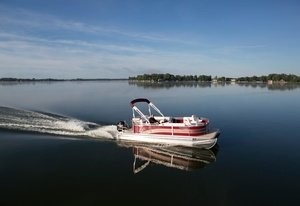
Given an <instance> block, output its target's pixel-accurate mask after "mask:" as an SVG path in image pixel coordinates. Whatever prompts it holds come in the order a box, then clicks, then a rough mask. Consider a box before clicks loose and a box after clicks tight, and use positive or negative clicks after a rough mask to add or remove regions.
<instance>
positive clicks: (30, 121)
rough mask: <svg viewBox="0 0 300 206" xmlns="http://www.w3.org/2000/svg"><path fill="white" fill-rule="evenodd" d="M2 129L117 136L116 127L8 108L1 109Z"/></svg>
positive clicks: (110, 137)
mask: <svg viewBox="0 0 300 206" xmlns="http://www.w3.org/2000/svg"><path fill="white" fill-rule="evenodd" d="M0 128H3V129H12V130H19V131H29V132H38V133H45V134H53V135H62V136H73V137H75V136H77V137H92V138H109V139H114V138H115V137H116V135H117V128H116V126H115V125H99V124H96V123H92V122H86V121H81V120H78V119H74V118H69V117H64V116H60V115H55V114H51V113H43V112H35V111H26V110H20V109H14V108H8V107H0Z"/></svg>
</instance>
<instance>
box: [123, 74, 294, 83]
mask: <svg viewBox="0 0 300 206" xmlns="http://www.w3.org/2000/svg"><path fill="white" fill-rule="evenodd" d="M128 79H129V81H146V82H172V81H176V82H178V81H200V82H210V81H218V82H228V81H232V80H234V81H236V82H268V81H270V80H272V81H274V82H280V81H284V82H300V76H297V75H294V74H269V75H267V76H251V77H247V76H246V77H239V78H231V77H217V76H216V77H214V78H212V76H210V75H209V76H207V75H199V76H197V75H173V74H169V73H166V74H156V73H154V74H143V75H137V76H134V77H129V78H128Z"/></svg>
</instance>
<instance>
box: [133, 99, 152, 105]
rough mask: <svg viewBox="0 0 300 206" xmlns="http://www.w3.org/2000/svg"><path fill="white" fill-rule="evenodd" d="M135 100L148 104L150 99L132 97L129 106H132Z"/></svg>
mask: <svg viewBox="0 0 300 206" xmlns="http://www.w3.org/2000/svg"><path fill="white" fill-rule="evenodd" d="M137 102H146V103H148V104H150V101H149V100H148V99H145V98H138V99H134V100H132V101H131V102H130V105H131V107H134V104H135V103H137Z"/></svg>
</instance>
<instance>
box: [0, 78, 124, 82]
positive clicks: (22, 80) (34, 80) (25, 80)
mask: <svg viewBox="0 0 300 206" xmlns="http://www.w3.org/2000/svg"><path fill="white" fill-rule="evenodd" d="M111 80H127V79H125V78H123V79H122V78H119V79H117V78H115V79H107V78H101V79H83V78H77V79H53V78H46V79H36V78H31V79H29V78H0V81H2V82H58V81H111Z"/></svg>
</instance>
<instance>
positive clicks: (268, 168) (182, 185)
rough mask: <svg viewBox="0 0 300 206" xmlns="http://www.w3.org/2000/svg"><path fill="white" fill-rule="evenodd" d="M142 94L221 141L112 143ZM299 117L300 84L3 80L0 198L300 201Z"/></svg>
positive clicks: (34, 201)
mask: <svg viewBox="0 0 300 206" xmlns="http://www.w3.org/2000/svg"><path fill="white" fill-rule="evenodd" d="M138 97H145V98H149V99H150V100H152V101H153V102H154V104H155V105H156V106H158V107H159V108H160V109H161V111H162V112H163V113H165V114H166V115H171V116H183V115H186V116H190V115H192V114H196V115H198V116H202V117H207V118H209V119H210V121H211V128H219V129H220V130H221V135H220V136H219V139H218V144H217V146H216V147H215V148H213V149H212V150H199V149H183V148H151V147H147V146H145V145H144V146H143V145H142V146H141V145H128V144H127V145H125V144H122V143H121V142H116V141H114V140H112V139H111V135H112V134H111V132H110V128H109V126H108V127H105V125H112V124H115V123H116V122H118V121H119V120H126V121H127V122H130V118H131V115H132V112H131V108H130V107H129V102H130V101H131V100H132V99H134V98H138ZM299 120H300V85H264V84H253V85H246V84H244V85H210V84H195V83H189V84H159V85H154V84H130V83H128V82H127V81H100V82H99V81H98V82H53V83H22V84H11V83H0V125H1V126H0V184H1V186H0V205H116V204H118V205H120V204H126V205H297V204H299V201H298V199H299V198H298V194H299V191H300V185H299V180H300V136H299V133H298V130H299V128H300V127H299V126H300V123H299V122H300V121H299ZM100 125H101V126H100ZM95 128H96V129H95ZM91 131H92V132H91ZM77 134H82V135H79V136H78V135H77ZM137 154H139V156H137ZM151 154H152V155H151ZM171 156H172V157H173V162H171V160H170V157H171ZM143 158H144V159H143ZM148 161H149V162H148Z"/></svg>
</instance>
